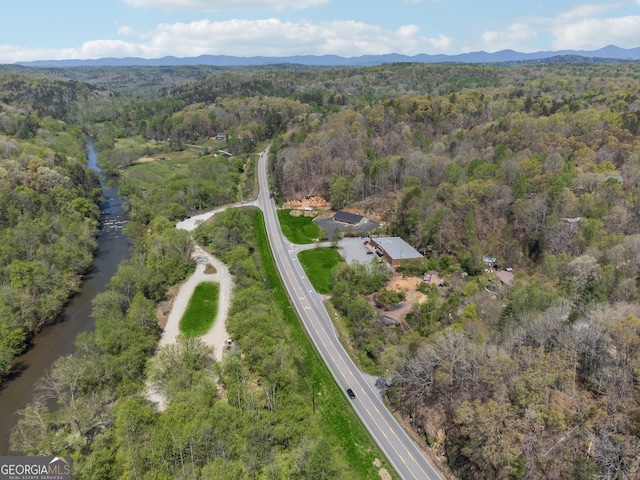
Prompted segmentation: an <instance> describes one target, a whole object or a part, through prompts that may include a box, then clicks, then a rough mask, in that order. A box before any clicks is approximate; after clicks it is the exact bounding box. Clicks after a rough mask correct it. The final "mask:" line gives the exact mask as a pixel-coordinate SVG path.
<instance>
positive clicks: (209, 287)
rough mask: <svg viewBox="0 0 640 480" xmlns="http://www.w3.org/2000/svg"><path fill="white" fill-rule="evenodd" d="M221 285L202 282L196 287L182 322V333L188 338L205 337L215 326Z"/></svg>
mask: <svg viewBox="0 0 640 480" xmlns="http://www.w3.org/2000/svg"><path fill="white" fill-rule="evenodd" d="M219 296H220V285H218V284H217V283H213V282H202V283H200V284H198V285H196V288H195V290H194V291H193V295H192V296H191V299H190V300H189V305H188V306H187V310H186V311H185V312H184V315H183V317H182V319H181V320H180V332H182V333H183V334H184V335H185V336H187V337H199V336H200V335H204V334H205V333H207V332H208V331H209V329H210V328H211V327H212V326H213V322H214V321H215V319H216V315H217V314H218V298H219Z"/></svg>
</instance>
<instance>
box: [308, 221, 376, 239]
mask: <svg viewBox="0 0 640 480" xmlns="http://www.w3.org/2000/svg"><path fill="white" fill-rule="evenodd" d="M314 222H316V223H317V224H318V226H319V227H320V228H322V229H323V230H324V231H325V232H326V237H327V238H328V239H329V240H331V239H332V238H333V233H334V232H335V231H336V228H337V229H338V230H340V231H341V232H353V233H358V234H366V233H367V232H372V231H374V230H375V229H376V228H378V227H379V226H380V224H379V223H378V222H373V221H369V222H367V223H365V224H364V225H358V226H356V225H347V224H345V223H341V222H336V221H335V220H334V219H333V218H316V219H315V220H314Z"/></svg>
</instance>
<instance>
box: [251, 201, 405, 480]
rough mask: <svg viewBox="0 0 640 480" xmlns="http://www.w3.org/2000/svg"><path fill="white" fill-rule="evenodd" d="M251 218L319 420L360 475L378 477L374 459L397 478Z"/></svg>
mask: <svg viewBox="0 0 640 480" xmlns="http://www.w3.org/2000/svg"><path fill="white" fill-rule="evenodd" d="M253 219H254V228H255V232H256V244H257V248H258V250H259V253H260V258H261V260H262V266H263V269H264V275H265V278H266V282H267V286H268V287H269V288H270V289H271V293H272V296H273V299H274V302H275V303H276V305H277V307H278V309H279V310H280V311H281V312H282V315H283V317H284V320H285V322H286V323H287V325H288V326H289V327H290V331H291V335H292V338H291V342H292V343H294V344H295V345H296V346H297V347H298V352H297V353H298V354H299V357H300V360H299V362H298V363H300V364H301V365H300V367H301V368H300V370H301V371H302V372H304V374H306V379H307V381H308V389H309V393H312V392H315V394H316V409H317V410H318V411H319V413H320V414H321V415H322V418H323V419H325V420H326V421H325V422H321V423H322V426H323V427H326V429H327V430H326V431H327V432H328V433H329V434H330V435H332V436H333V437H334V438H335V439H336V442H337V443H338V445H339V447H340V449H341V450H343V451H344V453H345V455H344V458H346V459H348V461H349V462H350V463H351V466H352V467H353V469H354V470H355V471H357V472H359V473H360V478H378V477H379V474H378V470H379V467H375V466H374V465H373V461H374V460H375V459H379V460H380V461H381V462H382V466H383V467H384V468H385V469H386V470H387V471H388V472H389V473H390V474H391V475H392V477H393V478H399V477H398V475H397V473H396V472H395V470H394V469H393V467H392V466H391V464H390V463H389V462H388V460H387V459H386V457H385V456H384V454H383V453H382V451H380V448H379V447H378V445H377V444H376V443H375V442H374V441H373V439H372V438H371V436H370V435H369V432H368V431H367V430H366V429H365V427H364V425H362V423H361V422H360V419H359V418H358V416H357V415H356V414H355V412H354V411H353V410H352V408H351V405H350V404H349V403H348V401H347V397H346V396H345V395H344V393H343V392H342V391H341V389H340V387H339V386H338V384H337V383H336V382H335V380H334V378H333V376H332V375H331V372H330V371H329V369H328V368H327V366H326V365H325V364H324V362H323V361H322V358H320V356H319V355H318V353H317V351H316V350H315V348H314V347H313V344H312V343H311V341H310V340H309V337H308V335H307V331H306V330H305V329H304V326H303V325H302V322H301V321H300V319H299V318H298V316H297V314H296V312H295V310H294V309H293V307H292V306H291V304H290V302H289V297H288V296H287V293H286V290H285V289H284V286H283V285H282V282H281V280H280V276H279V274H278V270H277V268H276V265H275V260H274V258H273V254H272V252H271V248H270V246H269V239H268V238H267V232H266V228H265V225H264V217H263V215H262V212H261V211H259V210H257V211H256V212H255V213H254V217H253ZM302 364H303V365H302Z"/></svg>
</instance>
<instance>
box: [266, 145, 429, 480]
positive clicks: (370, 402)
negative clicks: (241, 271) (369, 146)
mask: <svg viewBox="0 0 640 480" xmlns="http://www.w3.org/2000/svg"><path fill="white" fill-rule="evenodd" d="M267 154H268V148H267V150H265V151H264V152H262V153H260V158H259V162H258V178H259V181H260V194H259V196H258V201H257V202H256V203H257V204H258V205H260V206H261V207H262V210H263V211H264V217H265V224H266V228H267V234H268V236H269V242H270V243H271V249H272V250H273V254H274V257H275V261H276V265H277V267H278V270H279V272H280V276H281V277H282V280H283V283H284V285H285V288H286V289H287V292H288V293H289V297H290V299H291V303H292V304H293V306H294V308H295V309H296V311H297V312H298V315H299V316H300V318H301V320H302V322H303V324H304V326H305V328H306V329H307V332H308V333H309V336H310V337H311V340H312V341H313V343H314V344H315V346H316V349H317V350H318V352H320V355H321V356H322V358H323V359H324V361H325V363H326V364H327V366H328V367H329V370H330V371H331V373H332V374H333V376H334V378H335V379H336V381H337V382H338V384H339V385H340V386H341V387H342V389H343V392H344V393H345V395H346V390H347V388H351V389H352V390H353V392H354V393H355V398H354V399H352V400H350V401H351V403H352V405H353V408H354V409H355V411H356V413H357V414H358V416H359V417H360V419H361V420H362V423H363V424H364V425H365V427H366V428H367V429H368V430H369V432H370V434H371V435H372V437H373V439H374V440H375V441H376V443H377V444H378V445H379V447H380V448H381V450H382V451H383V453H384V454H385V455H386V457H387V459H388V460H389V461H390V462H391V464H392V465H393V467H394V468H395V470H396V472H397V473H398V474H399V475H400V476H401V477H402V478H403V479H405V480H410V479H415V480H440V479H442V477H441V476H440V475H439V474H438V472H437V471H436V470H435V468H434V467H433V466H432V465H431V464H430V463H429V461H428V460H427V459H426V457H425V456H424V454H423V453H422V452H421V451H420V449H419V448H418V447H417V445H416V444H415V443H414V442H413V440H412V439H411V438H410V437H409V435H407V433H406V432H405V431H404V430H403V428H402V427H401V426H400V424H399V423H398V421H397V420H396V419H395V417H394V416H393V415H392V414H391V413H390V412H389V410H387V408H386V406H385V405H384V403H383V402H382V399H381V398H380V396H379V395H378V393H377V392H376V391H375V390H374V388H373V387H372V386H371V385H370V384H369V383H367V381H366V380H365V378H364V376H363V375H362V374H361V373H360V371H359V370H358V368H357V367H356V365H355V364H354V363H353V361H352V360H351V358H350V357H349V355H348V354H347V352H346V351H345V349H344V348H343V347H342V344H341V343H340V342H339V340H338V338H337V336H336V333H335V330H334V328H333V324H332V323H331V319H330V318H329V314H328V313H327V311H326V309H325V308H324V305H322V303H321V301H320V300H319V299H318V296H317V295H316V294H315V291H314V289H313V287H312V286H311V283H310V282H309V280H308V278H307V277H306V276H305V274H304V271H303V270H302V267H301V265H300V263H299V262H298V259H297V256H296V249H295V248H294V245H291V244H290V243H288V242H287V241H286V239H285V238H284V237H283V235H282V231H281V229H280V224H279V223H278V217H277V214H276V207H275V204H274V201H273V199H272V198H269V186H268V182H267Z"/></svg>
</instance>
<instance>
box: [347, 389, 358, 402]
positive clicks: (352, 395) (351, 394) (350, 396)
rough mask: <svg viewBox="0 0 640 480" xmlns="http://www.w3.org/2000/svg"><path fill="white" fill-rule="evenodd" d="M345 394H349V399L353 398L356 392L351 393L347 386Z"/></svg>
mask: <svg viewBox="0 0 640 480" xmlns="http://www.w3.org/2000/svg"><path fill="white" fill-rule="evenodd" d="M347 395H349V398H350V399H351V400H353V399H354V398H356V394H355V393H353V390H351V389H350V388H347Z"/></svg>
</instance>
